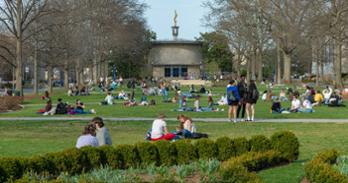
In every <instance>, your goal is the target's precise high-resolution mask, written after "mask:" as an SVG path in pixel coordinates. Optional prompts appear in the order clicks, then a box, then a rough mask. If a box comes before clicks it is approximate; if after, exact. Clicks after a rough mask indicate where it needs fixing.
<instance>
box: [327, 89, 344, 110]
mask: <svg viewBox="0 0 348 183" xmlns="http://www.w3.org/2000/svg"><path fill="white" fill-rule="evenodd" d="M328 106H329V107H345V106H346V105H344V104H343V99H342V97H341V96H340V95H339V94H337V93H336V92H333V94H332V95H331V97H330V100H329V104H328Z"/></svg>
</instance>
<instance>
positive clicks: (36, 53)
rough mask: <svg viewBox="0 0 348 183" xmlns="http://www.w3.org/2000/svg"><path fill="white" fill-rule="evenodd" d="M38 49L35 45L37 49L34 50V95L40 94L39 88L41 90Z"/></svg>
mask: <svg viewBox="0 0 348 183" xmlns="http://www.w3.org/2000/svg"><path fill="white" fill-rule="evenodd" d="M38 67H39V66H38V50H37V46H35V50H34V73H33V74H34V78H33V79H34V83H33V93H34V95H37V94H38V92H39V91H38V90H39V78H38V72H39V69H38Z"/></svg>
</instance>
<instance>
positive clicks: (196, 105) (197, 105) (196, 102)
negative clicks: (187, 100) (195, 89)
mask: <svg viewBox="0 0 348 183" xmlns="http://www.w3.org/2000/svg"><path fill="white" fill-rule="evenodd" d="M193 105H194V107H195V109H196V110H198V109H199V107H200V104H199V100H195V102H194V104H193Z"/></svg>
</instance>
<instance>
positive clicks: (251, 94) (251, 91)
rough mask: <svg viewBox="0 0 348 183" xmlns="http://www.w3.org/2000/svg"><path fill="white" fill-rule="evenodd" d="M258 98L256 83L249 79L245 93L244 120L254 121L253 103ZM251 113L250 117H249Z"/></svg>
mask: <svg viewBox="0 0 348 183" xmlns="http://www.w3.org/2000/svg"><path fill="white" fill-rule="evenodd" d="M258 99H259V91H258V90H257V87H256V84H255V81H254V80H250V83H249V86H248V90H247V95H246V100H245V101H246V114H247V120H246V121H254V117H255V104H256V103H257V100H258ZM250 115H251V117H250Z"/></svg>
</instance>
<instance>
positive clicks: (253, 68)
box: [247, 49, 257, 82]
mask: <svg viewBox="0 0 348 183" xmlns="http://www.w3.org/2000/svg"><path fill="white" fill-rule="evenodd" d="M256 63H257V50H256V49H254V50H253V55H252V57H251V63H250V66H249V67H248V68H249V69H251V76H250V77H249V79H248V80H247V81H248V82H249V81H250V79H252V80H255V77H256Z"/></svg>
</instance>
